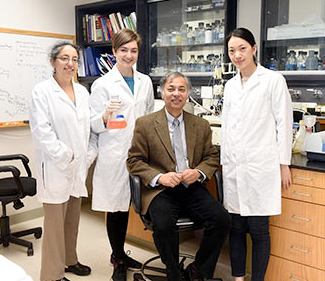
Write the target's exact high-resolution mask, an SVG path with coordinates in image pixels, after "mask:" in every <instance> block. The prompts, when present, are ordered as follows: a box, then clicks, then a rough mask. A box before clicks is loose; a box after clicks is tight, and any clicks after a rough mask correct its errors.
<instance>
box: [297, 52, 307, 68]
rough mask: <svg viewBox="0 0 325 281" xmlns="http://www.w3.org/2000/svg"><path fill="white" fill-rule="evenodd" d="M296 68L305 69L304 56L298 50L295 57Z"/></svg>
mask: <svg viewBox="0 0 325 281" xmlns="http://www.w3.org/2000/svg"><path fill="white" fill-rule="evenodd" d="M297 69H298V70H306V58H305V56H304V52H303V51H299V53H298V57H297Z"/></svg>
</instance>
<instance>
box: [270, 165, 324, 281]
mask: <svg viewBox="0 0 325 281" xmlns="http://www.w3.org/2000/svg"><path fill="white" fill-rule="evenodd" d="M291 172H292V178H293V186H292V187H291V188H290V189H289V190H286V191H283V193H282V214H281V215H279V216H274V217H271V218H270V235H271V258H270V263H269V266H268V269H267V273H266V277H265V280H266V281H275V280H276V281H290V280H294V281H324V280H325V174H324V173H321V172H315V171H309V170H302V169H295V168H294V169H291Z"/></svg>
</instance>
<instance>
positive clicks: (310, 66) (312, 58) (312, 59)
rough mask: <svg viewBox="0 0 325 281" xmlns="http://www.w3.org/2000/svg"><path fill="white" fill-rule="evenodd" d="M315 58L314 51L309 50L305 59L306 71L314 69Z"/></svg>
mask: <svg viewBox="0 0 325 281" xmlns="http://www.w3.org/2000/svg"><path fill="white" fill-rule="evenodd" d="M316 63H317V58H316V57H315V53H314V50H309V52H308V57H307V58H306V70H315V69H316Z"/></svg>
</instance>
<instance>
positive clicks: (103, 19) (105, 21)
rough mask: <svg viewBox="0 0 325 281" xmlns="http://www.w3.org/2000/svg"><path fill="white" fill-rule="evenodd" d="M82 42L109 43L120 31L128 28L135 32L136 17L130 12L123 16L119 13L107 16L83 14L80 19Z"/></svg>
mask: <svg viewBox="0 0 325 281" xmlns="http://www.w3.org/2000/svg"><path fill="white" fill-rule="evenodd" d="M82 25H83V39H84V42H88V43H91V42H101V41H104V42H105V41H111V40H112V38H113V36H114V34H115V33H116V32H118V31H119V30H120V29H123V28H128V29H131V30H134V31H136V29H137V17H136V13H135V12H132V13H131V14H130V15H128V16H125V15H122V14H121V13H120V12H118V13H111V14H108V15H99V14H93V15H90V14H85V15H83V18H82Z"/></svg>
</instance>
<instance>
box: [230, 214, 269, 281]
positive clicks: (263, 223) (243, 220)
mask: <svg viewBox="0 0 325 281" xmlns="http://www.w3.org/2000/svg"><path fill="white" fill-rule="evenodd" d="M231 220H232V222H231V229H230V234H229V248H230V259H231V268H232V275H233V276H235V277H241V276H244V275H245V266H246V252H247V245H246V235H247V233H249V234H250V236H251V238H252V243H253V253H252V278H251V281H263V280H264V276H265V273H266V269H267V265H268V262H269V257H270V234H269V217H268V216H248V217H242V216H240V215H238V214H231Z"/></svg>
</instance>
